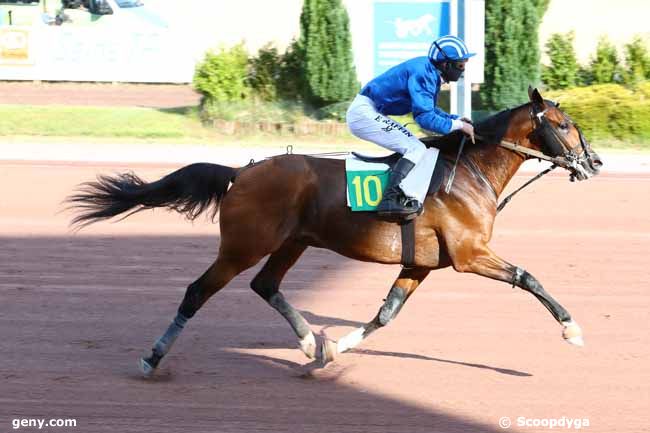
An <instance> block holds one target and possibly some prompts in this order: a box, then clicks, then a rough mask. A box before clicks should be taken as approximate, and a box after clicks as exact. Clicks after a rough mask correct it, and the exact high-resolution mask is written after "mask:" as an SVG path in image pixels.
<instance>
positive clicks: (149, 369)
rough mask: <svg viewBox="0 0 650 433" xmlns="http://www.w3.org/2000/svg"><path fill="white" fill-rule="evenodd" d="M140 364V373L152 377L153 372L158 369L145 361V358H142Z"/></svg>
mask: <svg viewBox="0 0 650 433" xmlns="http://www.w3.org/2000/svg"><path fill="white" fill-rule="evenodd" d="M138 366H139V367H140V373H142V375H143V376H144V377H151V376H152V375H153V372H154V371H156V368H155V367H154V366H152V365H151V364H149V363H148V362H147V361H145V359H144V358H140V362H138Z"/></svg>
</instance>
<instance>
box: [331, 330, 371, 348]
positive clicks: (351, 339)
mask: <svg viewBox="0 0 650 433" xmlns="http://www.w3.org/2000/svg"><path fill="white" fill-rule="evenodd" d="M365 331H366V328H363V327H362V328H357V329H355V330H354V331H352V332H350V333H349V334H348V335H346V336H345V337H343V338H341V339H340V340H339V341H338V352H339V353H343V352H345V351H346V350H350V349H352V348H354V347H356V346H358V345H359V343H361V342H362V341H363V334H364V332H365Z"/></svg>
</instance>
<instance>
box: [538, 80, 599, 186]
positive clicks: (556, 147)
mask: <svg viewBox="0 0 650 433" xmlns="http://www.w3.org/2000/svg"><path fill="white" fill-rule="evenodd" d="M528 96H529V98H530V102H531V103H530V118H531V120H532V124H533V127H532V129H531V132H530V134H529V136H528V140H529V141H530V143H531V145H532V146H535V147H536V148H537V150H540V151H541V152H543V153H544V154H546V155H547V156H550V157H553V158H554V159H555V160H556V161H557V162H556V164H557V165H559V166H561V167H562V168H565V169H567V170H568V171H569V172H570V173H571V180H573V179H578V180H586V179H589V178H590V177H592V176H595V175H596V174H598V172H599V171H600V167H602V165H603V163H602V161H601V159H600V157H599V156H598V155H597V154H596V152H594V151H593V150H592V149H591V145H590V144H589V142H588V141H587V139H586V138H585V136H584V135H583V134H582V131H580V128H579V127H578V125H576V123H575V122H573V120H571V118H570V117H569V116H567V115H566V114H565V113H564V112H563V111H562V110H560V107H559V104H555V103H553V102H551V101H546V100H544V98H542V95H541V94H540V93H539V91H538V90H537V89H533V88H532V87H529V88H528Z"/></svg>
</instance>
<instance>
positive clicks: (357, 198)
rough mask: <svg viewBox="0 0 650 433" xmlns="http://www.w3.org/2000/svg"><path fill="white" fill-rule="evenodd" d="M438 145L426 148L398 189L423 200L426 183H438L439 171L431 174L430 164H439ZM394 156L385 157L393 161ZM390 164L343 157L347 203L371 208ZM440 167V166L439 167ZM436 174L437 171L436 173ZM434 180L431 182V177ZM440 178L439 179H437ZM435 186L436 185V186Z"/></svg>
mask: <svg viewBox="0 0 650 433" xmlns="http://www.w3.org/2000/svg"><path fill="white" fill-rule="evenodd" d="M438 154H439V151H438V149H427V151H426V153H425V155H424V157H423V158H422V161H421V162H420V164H418V165H417V166H416V167H415V168H414V169H413V171H412V172H411V173H410V175H409V176H408V177H407V178H406V179H405V180H404V181H403V182H402V183H401V184H400V187H401V188H402V190H403V191H404V192H405V193H406V194H407V195H409V196H411V197H415V198H416V199H417V200H419V201H420V202H424V199H425V197H426V195H427V192H429V193H431V192H435V191H430V186H433V185H432V184H433V183H436V184H437V186H439V184H440V183H438V178H441V176H440V175H438V176H435V177H434V176H432V173H433V171H434V167H439V162H440V160H439V159H438ZM397 159H399V158H395V159H388V160H387V161H388V162H389V163H391V164H394V163H395V162H396V161H397ZM389 170H390V166H389V165H388V164H384V163H380V162H367V161H363V160H361V159H359V158H357V157H351V158H347V159H346V160H345V173H346V180H347V182H346V198H347V204H348V207H350V209H351V210H352V211H354V212H356V211H366V212H367V211H374V210H375V209H376V208H377V206H378V205H379V202H381V199H382V197H383V191H384V189H385V188H386V185H387V184H388V179H389V176H390V174H389ZM440 171H442V170H440ZM436 174H438V173H436ZM434 178H435V179H436V181H435V182H432V180H433V179H434ZM440 180H441V179H440ZM436 190H437V187H436Z"/></svg>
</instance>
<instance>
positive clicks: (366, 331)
mask: <svg viewBox="0 0 650 433" xmlns="http://www.w3.org/2000/svg"><path fill="white" fill-rule="evenodd" d="M429 272H430V269H427V268H404V269H402V271H401V272H400V274H399V276H398V277H397V280H395V282H394V283H393V286H392V287H391V289H390V292H388V296H387V297H386V299H385V300H384V304H383V305H382V306H381V308H380V309H379V312H378V313H377V315H376V316H375V318H374V319H372V320H371V321H370V322H368V323H366V324H365V325H364V326H362V327H360V328H357V329H355V330H354V331H352V332H350V333H349V334H347V335H346V336H344V337H343V338H341V339H340V340H339V341H338V342H335V341H332V340H327V339H325V340H324V341H323V345H322V346H321V357H320V360H321V362H322V363H323V364H327V363H328V362H331V361H333V360H334V358H336V355H338V354H339V353H343V352H345V351H347V350H350V349H352V348H354V347H356V346H358V345H359V344H360V343H361V342H362V341H363V340H364V339H365V338H366V337H368V336H369V335H370V334H372V333H373V332H375V331H376V330H377V329H379V328H382V327H384V326H386V325H387V324H388V322H390V321H391V320H392V319H394V318H395V317H396V316H397V313H399V311H400V309H401V308H402V306H403V305H404V303H405V302H406V300H407V299H408V298H409V296H411V294H412V293H413V292H414V291H415V289H416V288H417V287H418V286H419V285H420V283H421V282H422V281H423V280H424V279H425V278H426V276H427V275H429Z"/></svg>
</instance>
